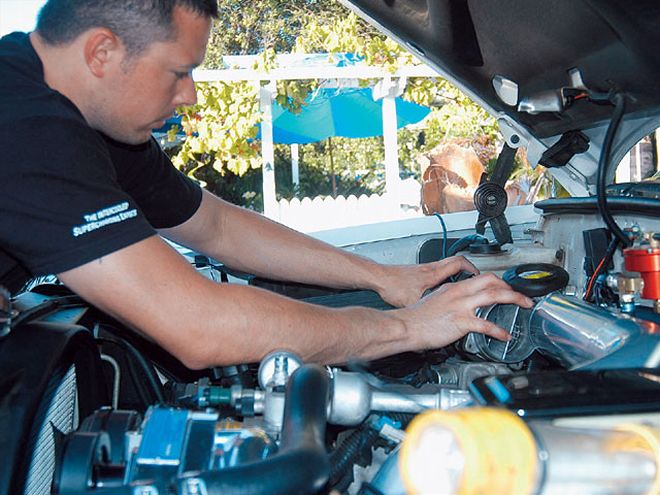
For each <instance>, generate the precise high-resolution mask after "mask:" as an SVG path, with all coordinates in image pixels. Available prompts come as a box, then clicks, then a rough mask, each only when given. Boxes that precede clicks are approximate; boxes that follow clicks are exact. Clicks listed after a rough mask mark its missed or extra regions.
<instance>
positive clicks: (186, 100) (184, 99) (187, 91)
mask: <svg viewBox="0 0 660 495" xmlns="http://www.w3.org/2000/svg"><path fill="white" fill-rule="evenodd" d="M195 103H197V90H196V89H195V81H193V78H192V75H189V76H188V77H186V78H184V79H182V80H181V81H179V85H178V87H177V92H176V95H175V97H174V104H175V106H177V107H185V106H189V105H194V104H195Z"/></svg>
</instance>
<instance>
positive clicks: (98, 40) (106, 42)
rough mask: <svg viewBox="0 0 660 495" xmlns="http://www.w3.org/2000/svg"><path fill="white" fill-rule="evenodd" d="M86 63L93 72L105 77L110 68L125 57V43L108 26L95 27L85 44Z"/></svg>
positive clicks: (97, 75)
mask: <svg viewBox="0 0 660 495" xmlns="http://www.w3.org/2000/svg"><path fill="white" fill-rule="evenodd" d="M84 55H85V63H86V64H87V67H89V70H90V71H91V73H92V74H94V75H95V76H96V77H103V76H104V75H105V74H106V72H107V71H108V69H109V68H111V67H112V66H114V65H115V64H119V63H120V62H121V61H122V60H123V58H124V45H123V44H122V43H121V41H120V40H119V38H118V37H117V35H116V34H115V33H113V32H112V31H110V30H109V29H106V28H97V29H93V30H92V31H91V32H90V33H89V34H88V36H87V40H86V41H85V45H84Z"/></svg>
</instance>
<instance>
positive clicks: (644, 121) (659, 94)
mask: <svg viewBox="0 0 660 495" xmlns="http://www.w3.org/2000/svg"><path fill="white" fill-rule="evenodd" d="M342 2H343V3H344V4H346V5H347V6H348V7H349V8H351V9H352V10H354V11H355V12H357V13H358V14H359V15H360V16H362V17H364V18H365V19H366V20H367V21H368V22H370V23H372V24H374V25H376V26H377V27H378V28H379V29H381V30H382V31H383V32H385V33H387V34H388V35H390V36H392V37H393V38H394V39H397V40H398V41H399V42H401V43H402V44H403V45H404V46H406V47H407V48H408V49H410V50H411V51H413V52H414V53H415V54H416V55H417V56H418V57H420V58H421V59H422V60H424V61H425V62H427V63H428V64H429V65H431V66H432V67H434V68H435V69H437V70H438V71H439V72H440V73H441V74H442V75H443V76H444V77H446V78H447V79H448V80H450V81H452V82H453V83H455V84H456V85H457V86H458V87H460V88H461V89H462V90H464V91H465V92H466V93H467V94H469V95H470V96H471V97H472V98H473V99H474V100H475V101H477V102H478V103H480V104H481V105H483V106H484V107H485V108H486V109H488V110H489V111H490V112H491V113H493V114H494V115H495V116H496V117H497V118H498V119H499V121H500V127H501V129H502V132H503V134H504V136H505V138H506V139H507V142H508V143H509V144H510V145H514V146H519V145H523V146H525V147H527V149H528V157H529V159H530V162H531V163H533V164H536V163H537V162H538V160H539V159H540V157H541V154H542V153H543V152H544V151H545V150H546V149H547V148H548V147H550V146H552V145H553V144H555V143H556V142H557V141H558V140H559V138H560V137H561V135H563V134H565V133H567V132H569V131H575V130H578V131H582V133H583V134H584V135H585V136H586V137H587V138H588V139H589V141H590V143H589V149H588V150H587V151H586V152H584V153H581V154H577V155H575V156H574V157H573V159H572V160H571V161H570V163H569V164H568V165H567V166H565V167H559V168H553V169H552V172H553V173H554V174H555V176H556V177H557V178H558V179H559V180H560V182H561V183H562V184H563V185H564V186H566V187H567V189H568V190H569V192H571V194H573V195H585V194H590V193H591V194H592V193H593V192H594V191H595V189H594V184H595V181H596V171H597V162H598V158H599V154H600V147H601V144H602V141H603V138H604V135H605V129H606V127H607V125H608V123H609V118H610V116H611V114H612V110H613V107H612V106H611V105H609V104H607V103H600V104H598V103H594V102H593V101H590V100H589V99H588V98H582V97H578V98H576V99H573V97H574V96H575V95H578V94H579V93H580V90H582V89H587V90H589V91H590V92H601V93H607V92H608V91H610V90H617V91H622V92H624V93H625V94H626V95H627V97H628V98H627V107H626V117H625V119H624V122H623V124H622V126H621V127H620V129H619V132H618V134H617V139H616V140H615V142H614V146H613V150H612V151H613V155H612V159H613V161H616V160H620V159H621V157H622V156H623V155H624V154H625V153H626V152H627V151H628V149H629V148H630V146H632V145H633V144H634V143H636V142H637V141H638V140H639V139H640V138H641V137H643V136H644V135H645V134H648V133H650V132H651V131H652V130H653V129H655V128H656V127H658V125H659V124H660V50H658V48H657V47H658V46H660V28H659V26H660V2H658V1H657V0H638V1H627V2H624V1H620V0H551V1H548V0H517V1H516V0H497V1H493V0H342ZM562 88H563V89H564V91H563V92H560V91H561V90H562ZM562 104H565V105H563V106H564V107H565V108H558V105H562ZM611 173H613V171H611Z"/></svg>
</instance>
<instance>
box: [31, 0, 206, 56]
mask: <svg viewBox="0 0 660 495" xmlns="http://www.w3.org/2000/svg"><path fill="white" fill-rule="evenodd" d="M175 7H183V8H185V9H187V10H189V11H191V12H193V13H196V14H199V15H203V16H207V17H213V18H215V17H217V16H218V5H217V0H48V2H47V3H46V4H45V5H44V6H43V8H42V9H41V11H40V12H39V17H38V19H37V32H38V33H39V35H40V36H41V37H42V38H43V39H44V40H45V41H46V42H47V43H49V44H51V45H60V44H63V43H68V42H70V41H73V40H74V39H76V38H77V37H78V36H79V35H80V34H82V33H84V32H85V31H87V30H88V29H91V28H95V27H104V28H108V29H110V30H111V31H112V32H113V33H115V34H116V35H117V36H118V37H119V39H121V41H122V43H123V44H124V46H125V47H126V51H127V52H128V55H129V56H134V55H137V54H138V53H140V52H142V51H143V50H145V49H146V48H147V47H148V46H149V45H150V44H151V43H153V42H155V41H167V40H172V39H174V38H175V37H176V33H175V31H174V28H173V23H172V15H173V12H174V8H175Z"/></svg>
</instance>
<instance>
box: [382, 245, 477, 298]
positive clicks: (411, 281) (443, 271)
mask: <svg viewBox="0 0 660 495" xmlns="http://www.w3.org/2000/svg"><path fill="white" fill-rule="evenodd" d="M461 271H465V272H470V273H474V274H478V273H479V270H477V268H476V267H475V266H474V265H473V264H472V263H470V262H469V261H468V260H466V259H465V258H464V257H463V256H452V257H450V258H447V259H444V260H442V261H435V262H433V263H424V264H420V265H382V272H383V273H382V274H381V275H380V277H379V280H378V281H377V282H376V283H377V284H379V285H378V288H377V289H376V290H377V291H378V294H379V295H380V297H382V298H383V300H384V301H385V302H387V303H389V304H391V305H392V306H395V307H398V308H402V307H405V306H410V305H411V304H414V303H416V302H417V301H419V299H420V298H421V297H422V295H423V294H424V293H425V292H426V291H427V290H429V289H433V288H434V287H436V286H438V285H439V284H441V283H442V282H444V281H445V280H447V279H448V278H449V277H451V276H452V275H455V274H457V273H459V272H461Z"/></svg>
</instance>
